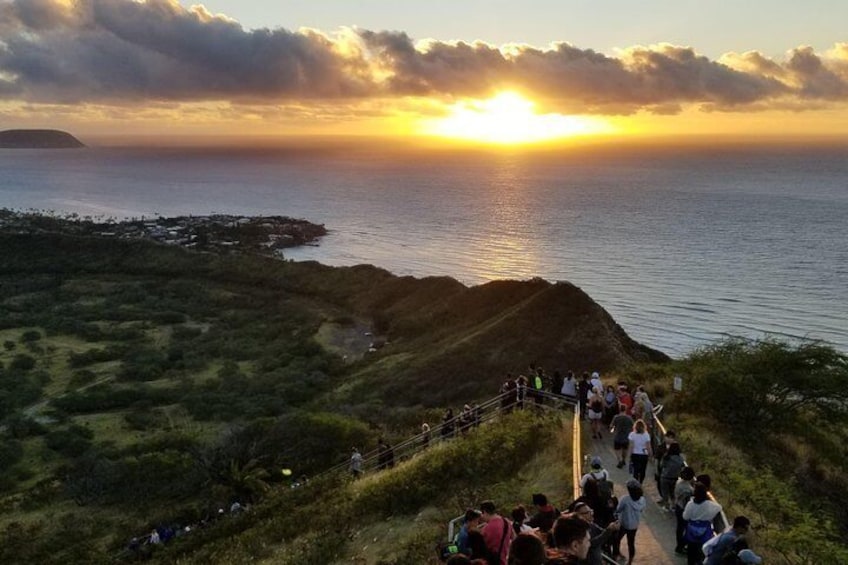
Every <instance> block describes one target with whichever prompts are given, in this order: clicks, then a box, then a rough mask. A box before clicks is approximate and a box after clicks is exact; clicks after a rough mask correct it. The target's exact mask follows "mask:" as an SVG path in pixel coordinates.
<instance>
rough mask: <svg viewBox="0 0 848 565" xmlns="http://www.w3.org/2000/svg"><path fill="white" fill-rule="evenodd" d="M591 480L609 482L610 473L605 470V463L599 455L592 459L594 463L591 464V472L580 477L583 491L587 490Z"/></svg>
mask: <svg viewBox="0 0 848 565" xmlns="http://www.w3.org/2000/svg"><path fill="white" fill-rule="evenodd" d="M590 478H592V479H595V480H596V481H601V480H609V472H608V471H607V470H606V469H604V465H603V461H601V458H600V457H599V456H598V455H595V456H594V457H592V461H591V462H590V463H589V472H588V473H586V474H584V475H583V476H582V477H580V488H581V489H585V488H586V483H587V482H588V481H589V479H590Z"/></svg>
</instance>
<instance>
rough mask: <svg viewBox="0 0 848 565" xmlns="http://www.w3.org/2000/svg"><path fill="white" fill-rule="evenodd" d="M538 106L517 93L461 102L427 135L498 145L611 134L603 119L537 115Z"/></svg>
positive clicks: (426, 125)
mask: <svg viewBox="0 0 848 565" xmlns="http://www.w3.org/2000/svg"><path fill="white" fill-rule="evenodd" d="M534 106H535V104H534V103H533V102H531V101H530V100H527V99H526V98H523V97H522V96H520V95H519V94H516V93H514V92H502V93H500V94H498V95H497V96H495V97H494V98H490V99H488V100H472V101H466V102H458V103H456V104H454V105H453V106H452V107H451V108H450V113H449V115H448V116H446V117H444V118H435V119H429V120H425V121H423V123H422V131H423V132H424V133H425V134H427V135H433V136H438V137H447V138H452V139H457V140H465V141H477V142H483V143H493V144H499V145H517V144H526V143H540V142H545V141H555V140H557V139H565V138H570V137H576V136H586V135H599V134H607V133H611V132H612V130H613V128H612V126H611V125H609V124H608V123H607V122H605V121H604V120H602V119H599V118H594V117H587V116H564V115H562V114H537V113H536V112H535V111H534Z"/></svg>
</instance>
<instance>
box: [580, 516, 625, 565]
mask: <svg viewBox="0 0 848 565" xmlns="http://www.w3.org/2000/svg"><path fill="white" fill-rule="evenodd" d="M574 515H575V516H577V517H578V518H581V519H582V520H585V521H586V522H588V523H589V527H590V529H589V536H590V542H589V555H588V556H587V558H586V561H585V563H587V564H588V565H602V564H603V562H604V557H603V551H604V547H606V546H607V544H608V543H609V541H610V540H611V539H612V538H613V537H614V536H617V535H618V530H619V527H620V524H619V522H617V521H616V522H611V523H610V524H608V525H607V526H606V527H601V526H600V525H599V524H598V523H597V522H596V521H595V519H594V516H595V512H594V510H592V507H591V506H589V505H588V504H586V503H584V502H578V503H577V504H575V505H574Z"/></svg>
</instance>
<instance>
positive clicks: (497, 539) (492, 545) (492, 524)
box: [480, 500, 515, 565]
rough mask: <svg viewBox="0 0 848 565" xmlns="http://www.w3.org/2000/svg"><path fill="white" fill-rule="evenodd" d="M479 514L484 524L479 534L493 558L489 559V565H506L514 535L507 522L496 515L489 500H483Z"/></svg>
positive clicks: (496, 512)
mask: <svg viewBox="0 0 848 565" xmlns="http://www.w3.org/2000/svg"><path fill="white" fill-rule="evenodd" d="M480 512H481V513H482V518H483V522H485V523H486V525H485V526H483V529H482V530H481V531H480V533H481V534H483V539H484V540H485V541H486V549H488V550H489V553H490V555H491V556H492V558H493V559H490V561H491V562H492V563H491V565H507V556H508V555H509V543H510V542H511V541H512V538H513V537H515V533H514V532H513V531H512V528H510V527H509V520H507V519H506V518H504V517H503V516H501V515H500V514H498V511H497V507H496V506H495V503H494V502H492V501H491V500H485V501H483V502H482V503H481V504H480Z"/></svg>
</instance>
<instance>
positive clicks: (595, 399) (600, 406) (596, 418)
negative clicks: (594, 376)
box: [586, 387, 604, 439]
mask: <svg viewBox="0 0 848 565" xmlns="http://www.w3.org/2000/svg"><path fill="white" fill-rule="evenodd" d="M588 402H589V410H588V411H587V413H586V416H587V418H589V423H590V424H591V426H592V439H595V438H598V439H603V437H604V436H603V434H602V433H601V418H603V417H604V397H603V396H601V389H599V388H597V387H593V388H592V391H591V392H590V393H589V399H588Z"/></svg>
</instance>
